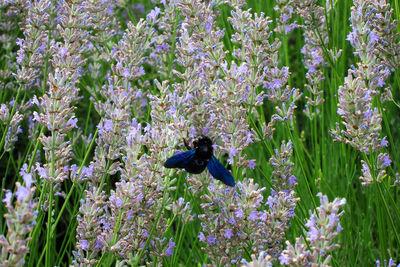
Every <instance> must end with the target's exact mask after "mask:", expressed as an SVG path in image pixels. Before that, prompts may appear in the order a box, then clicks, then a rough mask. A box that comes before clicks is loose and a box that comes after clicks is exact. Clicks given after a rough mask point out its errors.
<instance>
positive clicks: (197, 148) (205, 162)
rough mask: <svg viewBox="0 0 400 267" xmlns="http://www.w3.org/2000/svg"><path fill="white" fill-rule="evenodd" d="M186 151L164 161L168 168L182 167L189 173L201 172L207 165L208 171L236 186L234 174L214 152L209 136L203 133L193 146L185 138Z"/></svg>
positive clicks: (229, 184) (222, 180) (224, 181)
mask: <svg viewBox="0 0 400 267" xmlns="http://www.w3.org/2000/svg"><path fill="white" fill-rule="evenodd" d="M183 141H184V143H185V147H186V148H187V149H188V151H186V152H182V153H178V154H175V155H174V156H172V157H170V158H169V159H167V161H166V162H165V163H164V167H166V168H182V169H185V170H186V171H187V172H188V173H195V174H198V173H201V172H203V171H204V170H205V168H206V167H207V169H208V171H209V172H210V173H211V175H212V176H213V177H214V178H215V179H218V180H220V181H221V182H223V183H224V184H226V185H228V186H235V180H234V179H233V176H232V174H231V173H230V172H229V171H228V170H227V169H226V168H225V167H224V166H223V165H222V164H221V163H220V162H219V161H218V159H217V158H216V157H215V156H214V154H213V146H212V145H213V143H212V141H211V139H210V138H209V137H207V136H204V135H201V136H199V137H198V138H197V139H196V140H195V141H194V142H193V147H191V146H190V145H189V144H188V143H187V141H186V140H185V139H184V140H183Z"/></svg>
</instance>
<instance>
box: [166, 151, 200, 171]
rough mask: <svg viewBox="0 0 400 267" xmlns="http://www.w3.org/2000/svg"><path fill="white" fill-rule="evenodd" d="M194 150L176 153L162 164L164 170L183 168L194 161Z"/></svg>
mask: <svg viewBox="0 0 400 267" xmlns="http://www.w3.org/2000/svg"><path fill="white" fill-rule="evenodd" d="M194 152H195V150H194V149H192V150H189V151H186V152H182V153H178V154H176V155H174V156H172V157H170V158H169V159H167V161H166V162H165V163H164V167H166V168H185V167H186V166H187V165H188V164H189V163H190V162H191V161H192V160H193V159H194Z"/></svg>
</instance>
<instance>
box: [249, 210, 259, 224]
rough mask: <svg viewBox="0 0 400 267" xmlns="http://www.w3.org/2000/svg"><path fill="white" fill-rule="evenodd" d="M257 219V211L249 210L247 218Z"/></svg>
mask: <svg viewBox="0 0 400 267" xmlns="http://www.w3.org/2000/svg"><path fill="white" fill-rule="evenodd" d="M257 219H258V212H257V211H255V210H252V211H250V214H249V220H250V221H253V222H254V221H256V220H257Z"/></svg>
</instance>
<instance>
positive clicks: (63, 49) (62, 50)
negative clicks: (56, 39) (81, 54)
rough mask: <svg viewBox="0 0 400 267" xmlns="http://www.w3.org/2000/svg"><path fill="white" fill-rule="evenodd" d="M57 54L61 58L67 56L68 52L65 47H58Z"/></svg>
mask: <svg viewBox="0 0 400 267" xmlns="http://www.w3.org/2000/svg"><path fill="white" fill-rule="evenodd" d="M58 54H59V55H60V56H62V57H65V56H66V55H67V54H68V50H67V48H66V47H60V49H59V50H58Z"/></svg>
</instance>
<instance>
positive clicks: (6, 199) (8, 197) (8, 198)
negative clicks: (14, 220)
mask: <svg viewBox="0 0 400 267" xmlns="http://www.w3.org/2000/svg"><path fill="white" fill-rule="evenodd" d="M11 198H12V193H11V192H10V191H8V190H7V192H6V195H5V197H4V199H3V200H2V201H3V203H6V205H8V206H11Z"/></svg>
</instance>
